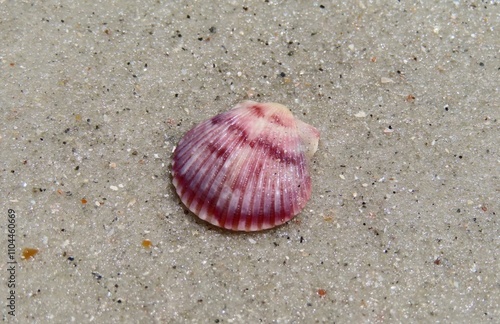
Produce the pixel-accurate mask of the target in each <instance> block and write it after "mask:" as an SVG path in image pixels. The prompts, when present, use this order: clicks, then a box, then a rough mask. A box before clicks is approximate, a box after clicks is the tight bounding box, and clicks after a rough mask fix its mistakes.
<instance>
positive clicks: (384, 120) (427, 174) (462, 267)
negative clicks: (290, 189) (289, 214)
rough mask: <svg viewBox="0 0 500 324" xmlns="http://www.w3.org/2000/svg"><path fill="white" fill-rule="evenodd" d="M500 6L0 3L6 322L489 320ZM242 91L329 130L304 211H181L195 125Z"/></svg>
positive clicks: (495, 291)
mask: <svg viewBox="0 0 500 324" xmlns="http://www.w3.org/2000/svg"><path fill="white" fill-rule="evenodd" d="M499 15H500V4H499V2H498V1H459V0H456V1H440V2H437V1H431V0H428V1H417V2H413V1H366V0H361V1H323V2H321V1H319V2H318V1H276V0H267V1H246V2H244V3H242V2H239V1H217V2H216V1H78V2H74V1H52V0H50V1H43V2H42V1H33V2H27V1H9V0H2V1H0V41H1V47H0V109H1V110H0V112H1V119H0V154H1V159H0V163H1V172H2V177H1V182H0V194H1V195H0V196H1V202H0V204H1V215H2V218H1V219H0V220H1V221H0V229H1V233H2V240H1V245H2V249H1V251H3V252H2V253H1V255H2V257H1V259H0V279H1V283H2V285H1V288H0V296H1V300H2V303H1V304H2V305H1V309H2V320H4V321H5V320H7V321H12V322H16V321H17V322H20V323H21V322H22V323H26V322H38V323H49V322H50V323H68V322H76V323H86V322H94V323H139V322H143V323H152V322H157V323H334V322H335V323H348V322H349V323H378V322H380V323H394V322H404V323H411V322H446V323H465V322H469V323H471V322H474V323H482V322H487V323H493V322H498V320H499V318H500V305H499V303H500V278H499V272H500V261H499V255H500V239H499V237H500V224H499V220H498V217H499V212H500V210H499V201H500V192H499V190H500V186H499V185H500V181H499V175H500V162H499V161H500V156H499V147H500V145H499V143H500V140H499V139H500V129H499V122H498V118H499V114H500V109H499V106H500V99H499V98H500V96H499V69H500V58H499V57H500V37H499V30H500V16H499ZM246 99H252V100H256V101H261V102H266V101H273V102H279V103H282V104H285V105H287V106H288V107H289V108H290V109H291V110H292V111H293V112H294V114H295V115H297V116H299V117H300V118H301V119H302V120H304V121H305V122H308V123H310V124H312V125H314V126H315V127H317V128H318V129H319V130H320V131H321V140H320V145H319V150H318V152H317V153H316V155H315V157H314V160H313V168H312V170H311V171H312V177H313V187H314V189H313V195H312V198H311V200H310V201H309V203H308V205H307V207H306V208H305V209H304V210H303V212H302V213H301V214H300V215H298V216H297V217H296V218H295V219H294V220H293V221H291V222H289V223H287V224H286V225H284V226H281V227H278V228H275V229H272V230H269V231H266V232H262V233H252V234H245V233H231V232H227V231H223V230H219V229H216V228H214V227H211V226H209V225H207V224H206V223H204V222H202V221H199V220H198V219H197V218H196V217H195V216H194V215H192V214H190V213H186V212H185V208H184V207H183V206H182V204H181V203H180V201H179V199H178V197H177V195H176V194H175V191H174V189H173V187H172V185H171V177H170V172H169V168H170V163H171V156H172V150H173V148H174V146H175V145H176V143H177V142H178V141H179V139H180V138H181V137H182V135H183V134H184V133H185V132H186V131H188V130H189V129H190V128H191V127H192V126H193V125H195V124H196V123H198V122H200V121H202V120H204V119H206V118H209V117H212V116H214V115H215V114H217V113H220V112H223V111H226V110H227V109H229V108H231V107H232V106H233V105H235V104H236V103H238V102H240V101H242V100H246ZM9 209H12V210H14V211H15V213H16V216H15V221H16V223H15V226H16V227H15V230H16V241H15V246H16V247H15V260H16V261H17V262H18V263H17V264H16V276H15V283H16V288H15V296H16V303H15V306H16V308H15V315H16V316H15V317H13V316H11V315H10V314H9V313H8V311H9V308H7V297H8V295H9V289H8V288H7V282H8V280H9V273H8V267H9V264H8V241H7V239H8V236H7V234H8V210H9ZM145 239H148V240H150V241H151V243H152V247H150V248H147V247H144V246H142V242H143V240H145ZM28 247H30V248H36V249H38V250H39V252H38V254H37V255H36V256H35V257H34V258H32V259H30V260H23V259H21V254H22V250H23V249H24V248H28Z"/></svg>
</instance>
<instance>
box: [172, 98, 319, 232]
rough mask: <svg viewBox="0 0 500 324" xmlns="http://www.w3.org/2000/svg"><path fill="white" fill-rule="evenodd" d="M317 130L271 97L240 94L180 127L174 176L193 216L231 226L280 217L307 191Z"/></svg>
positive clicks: (266, 224) (256, 226)
mask: <svg viewBox="0 0 500 324" xmlns="http://www.w3.org/2000/svg"><path fill="white" fill-rule="evenodd" d="M318 141H319V131H318V130H317V129H316V128H314V127H313V126H311V125H308V124H306V123H304V122H302V121H300V120H298V119H296V118H294V117H293V115H292V113H291V112H290V110H288V108H286V107H285V106H283V105H280V104H277V103H256V102H253V101H245V102H243V103H240V104H238V105H236V106H235V107H234V108H233V109H231V110H229V111H227V112H225V113H222V114H220V115H217V116H215V117H213V118H211V119H208V120H206V121H204V122H202V123H200V124H198V125H197V126H195V127H194V128H193V129H191V130H190V131H189V132H187V133H186V135H184V137H183V138H182V139H181V140H180V142H179V144H178V146H177V147H176V149H175V152H174V158H173V162H172V175H173V184H174V186H175V188H176V191H177V194H178V195H179V197H180V199H181V201H182V202H183V203H184V205H186V207H188V208H189V210H191V211H192V212H193V213H194V214H196V215H197V216H198V217H199V218H201V219H203V220H205V221H207V222H209V223H211V224H213V225H215V226H219V227H222V228H226V229H229V230H235V231H259V230H264V229H268V228H272V227H275V226H278V225H281V224H283V223H285V222H287V221H289V220H290V219H292V218H293V217H294V216H295V215H297V214H298V213H299V212H300V211H301V210H302V209H303V208H304V206H305V204H306V202H307V201H308V200H309V198H310V197H311V177H310V175H309V163H310V158H311V157H312V156H313V154H314V152H316V150H317V148H318Z"/></svg>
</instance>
